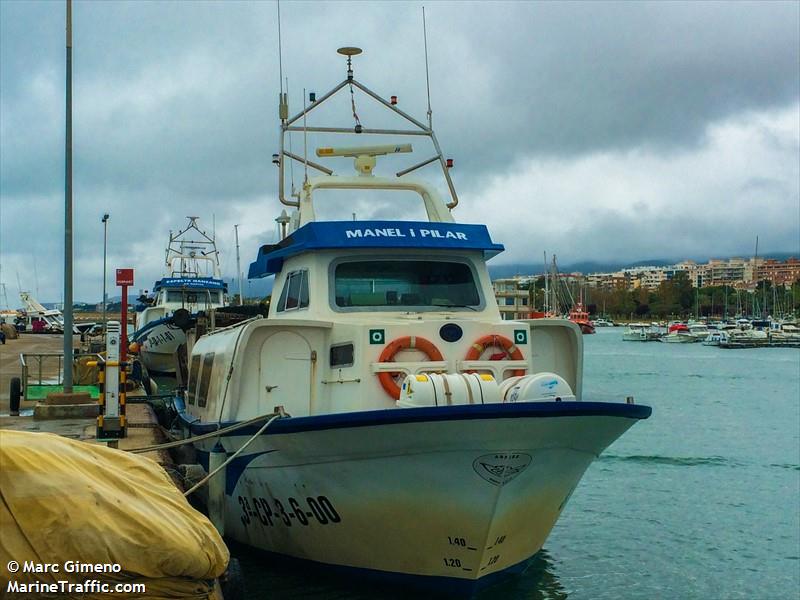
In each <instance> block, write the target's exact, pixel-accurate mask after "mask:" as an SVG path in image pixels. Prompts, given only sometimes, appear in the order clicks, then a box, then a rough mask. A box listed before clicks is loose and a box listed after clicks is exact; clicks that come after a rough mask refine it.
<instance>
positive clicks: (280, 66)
mask: <svg viewBox="0 0 800 600" xmlns="http://www.w3.org/2000/svg"><path fill="white" fill-rule="evenodd" d="M277 4H278V77H279V80H280V88H281V94H283V55H282V46H283V44H281V0H278V2H277ZM286 87H287V91H288V87H289V83H288V82H287V83H286Z"/></svg>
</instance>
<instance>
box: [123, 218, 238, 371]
mask: <svg viewBox="0 0 800 600" xmlns="http://www.w3.org/2000/svg"><path fill="white" fill-rule="evenodd" d="M187 218H188V219H189V224H188V225H187V226H186V227H185V228H184V229H181V230H180V231H178V233H175V234H173V232H171V231H170V234H169V243H168V244H167V250H166V261H165V262H166V272H165V277H163V278H162V279H159V280H158V281H156V283H155V285H154V286H153V291H152V294H151V295H149V296H148V295H143V296H142V297H141V298H139V301H140V304H139V306H137V317H136V331H135V332H134V334H133V335H132V337H131V342H136V343H138V344H139V348H140V350H139V352H140V356H141V360H142V362H143V363H144V365H145V366H146V367H147V369H148V371H150V372H153V373H167V374H169V373H174V372H175V353H176V352H177V350H178V347H179V346H180V345H181V344H184V343H186V334H185V333H184V330H183V329H182V328H181V325H183V324H182V323H176V322H175V312H176V311H180V312H179V315H180V313H183V315H186V316H188V317H191V316H193V315H197V313H199V312H200V311H209V310H211V309H215V308H220V307H222V306H226V305H227V303H228V298H227V293H228V287H227V284H226V283H225V282H224V281H223V280H222V276H221V274H220V269H219V253H218V252H217V247H216V243H215V240H214V238H213V236H209V235H207V234H206V233H205V232H204V231H201V230H200V228H199V227H198V226H197V219H198V217H187Z"/></svg>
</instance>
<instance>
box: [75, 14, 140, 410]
mask: <svg viewBox="0 0 800 600" xmlns="http://www.w3.org/2000/svg"><path fill="white" fill-rule="evenodd" d="M65 146H66V148H65V155H66V161H65V163H66V164H65V167H64V175H65V177H64V393H65V394H71V393H72V0H67V90H66V136H65ZM122 301H123V302H125V301H126V298H123V299H122ZM122 326H123V327H125V323H123V324H122Z"/></svg>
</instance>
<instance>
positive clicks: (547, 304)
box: [544, 250, 550, 316]
mask: <svg viewBox="0 0 800 600" xmlns="http://www.w3.org/2000/svg"><path fill="white" fill-rule="evenodd" d="M548 268H549V267H548V265H547V251H546V250H545V252H544V314H545V316H547V315H548V313H549V312H550V283H549V281H548V277H547V270H548Z"/></svg>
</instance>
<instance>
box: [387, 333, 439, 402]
mask: <svg viewBox="0 0 800 600" xmlns="http://www.w3.org/2000/svg"><path fill="white" fill-rule="evenodd" d="M410 348H413V349H414V350H419V351H420V352H424V353H425V355H426V356H427V357H428V360H444V357H442V353H441V352H439V349H438V348H437V347H436V346H434V345H433V342H431V341H430V340H426V339H425V338H422V337H416V336H413V335H410V336H409V335H407V336H405V337H401V338H397V339H396V340H392V341H391V342H389V343H388V344H386V347H385V348H384V349H383V352H381V356H380V358H379V359H378V362H382V363H383V362H392V360H393V359H394V356H395V354H397V353H398V352H400V351H401V350H408V349H410ZM396 374H397V373H396V372H389V371H384V372H382V373H378V380H379V381H380V382H381V386H383V389H384V390H386V393H387V394H389V395H390V396H391V397H392V398H394V399H395V400H399V399H400V386H399V385H397V383H396V382H395V380H394V376H395V375H396Z"/></svg>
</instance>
